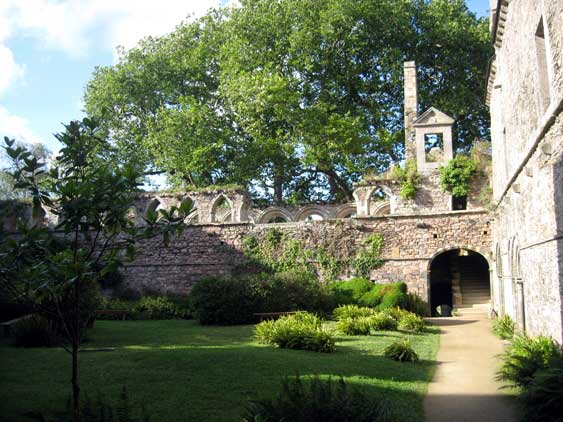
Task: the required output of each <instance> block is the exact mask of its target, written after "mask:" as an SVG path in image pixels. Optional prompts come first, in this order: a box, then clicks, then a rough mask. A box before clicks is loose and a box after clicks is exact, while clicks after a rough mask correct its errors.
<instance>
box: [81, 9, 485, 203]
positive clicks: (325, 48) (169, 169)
mask: <svg viewBox="0 0 563 422" xmlns="http://www.w3.org/2000/svg"><path fill="white" fill-rule="evenodd" d="M490 54H491V47H490V43H489V33H488V28H487V22H486V20H485V19H480V18H477V17H476V16H475V15H474V14H472V13H471V12H469V11H468V9H467V7H466V5H465V2H464V1H463V0H450V1H446V0H434V1H427V0H415V1H410V0H408V1H407V0H400V1H393V2H373V1H357V0H327V1H322V2H320V1H316V0H282V1H278V0H244V1H242V2H241V6H240V7H237V8H233V9H220V10H215V11H211V12H209V13H208V14H207V15H206V16H204V17H202V18H200V19H197V20H193V21H189V22H184V23H183V24H181V25H180V26H179V27H178V28H177V29H176V30H175V31H174V32H172V33H171V34H169V35H167V36H164V37H161V38H146V39H144V40H143V41H142V42H141V43H139V45H138V46H137V47H135V48H133V49H131V50H129V51H127V52H125V51H123V50H122V51H120V56H119V62H118V63H117V64H116V65H115V66H110V67H100V68H97V69H96V71H95V72H94V75H93V77H92V79H91V81H90V82H89V84H88V86H87V89H86V93H85V105H86V110H87V112H88V114H89V115H90V116H93V117H97V118H99V119H100V120H101V121H103V122H104V129H105V130H106V131H107V133H108V134H110V135H111V137H112V138H113V139H114V141H115V143H116V145H118V147H119V150H120V151H121V153H122V154H123V155H125V156H130V155H132V154H134V155H135V156H138V157H139V158H140V159H142V161H143V162H144V163H146V164H147V165H149V166H150V167H152V168H153V169H154V170H155V171H164V172H166V173H167V175H168V177H169V180H170V181H171V182H172V183H173V184H176V185H178V186H180V187H182V186H184V185H187V184H192V185H196V186H206V185H210V184H224V183H236V184H241V185H245V186H248V187H249V188H250V190H251V191H252V192H253V194H254V196H255V197H262V198H265V199H272V198H273V199H274V200H275V201H277V202H281V201H289V200H293V201H296V200H315V199H333V200H338V199H344V198H348V199H349V198H350V197H351V186H352V183H353V182H354V181H357V180H359V178H360V177H361V175H362V174H364V173H365V172H366V171H367V170H370V169H371V170H373V171H376V172H381V171H383V170H385V169H387V168H388V167H389V166H390V165H391V164H392V163H393V162H397V161H399V160H400V159H402V158H403V144H402V141H403V123H402V102H403V94H402V72H403V61H405V60H416V62H417V63H418V65H419V94H420V100H421V104H420V106H421V109H426V108H428V107H429V106H430V105H433V106H435V107H438V108H440V109H442V110H447V112H448V113H449V114H451V115H452V116H453V117H454V118H455V119H456V121H457V126H456V131H457V139H458V140H459V147H460V148H461V149H467V148H468V146H469V145H470V144H471V142H472V141H473V139H474V138H476V137H481V138H486V137H488V129H487V128H488V126H489V124H488V112H487V110H486V107H485V105H484V104H483V96H484V90H485V86H484V78H483V72H484V69H485V68H486V63H487V59H488V57H489V56H490Z"/></svg>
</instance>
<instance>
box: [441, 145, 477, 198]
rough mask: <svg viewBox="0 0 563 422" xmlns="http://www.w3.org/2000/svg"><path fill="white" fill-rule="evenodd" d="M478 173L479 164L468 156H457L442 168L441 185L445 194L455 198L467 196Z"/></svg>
mask: <svg viewBox="0 0 563 422" xmlns="http://www.w3.org/2000/svg"><path fill="white" fill-rule="evenodd" d="M476 172H477V163H476V162H475V160H473V159H472V158H471V157H469V156H467V155H461V154H460V155H457V156H456V157H455V158H454V159H452V160H450V161H449V162H448V164H446V165H445V166H442V167H440V184H441V186H442V190H443V191H444V192H450V193H451V194H452V195H453V196H458V197H459V196H466V195H467V194H469V191H470V189H471V181H472V179H473V176H475V174H476Z"/></svg>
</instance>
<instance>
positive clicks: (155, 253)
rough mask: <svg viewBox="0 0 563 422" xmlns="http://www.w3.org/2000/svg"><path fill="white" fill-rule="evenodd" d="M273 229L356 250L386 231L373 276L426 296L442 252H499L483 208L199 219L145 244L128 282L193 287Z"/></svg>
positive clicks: (226, 268)
mask: <svg viewBox="0 0 563 422" xmlns="http://www.w3.org/2000/svg"><path fill="white" fill-rule="evenodd" d="M272 227H275V228H276V229H278V230H281V231H283V232H285V233H287V235H288V236H289V237H291V238H294V239H298V240H300V241H302V242H303V243H304V244H305V245H306V246H307V247H319V246H323V247H325V248H330V247H332V248H335V249H336V250H338V251H340V252H341V253H342V251H344V249H347V252H349V253H354V251H355V250H356V249H357V248H358V247H359V246H360V245H361V242H362V240H363V239H365V238H366V237H367V236H369V235H370V234H371V233H380V234H381V235H383V237H384V239H385V246H384V249H383V252H382V258H383V259H384V260H385V263H384V265H383V266H381V267H380V268H378V269H377V270H374V271H373V272H372V274H371V276H370V278H371V279H372V280H374V281H377V282H382V283H385V282H393V281H405V282H407V284H408V286H409V289H410V290H412V291H414V292H417V293H418V294H420V295H421V296H422V297H423V298H424V299H425V300H426V299H427V295H428V270H429V263H430V261H431V259H432V258H433V257H434V256H436V255H437V254H438V253H439V252H441V251H445V250H449V249H457V248H467V249H471V250H474V251H476V252H480V253H481V254H483V255H484V256H485V257H486V258H487V259H489V260H490V258H491V241H490V238H491V236H490V233H491V221H490V217H489V216H488V214H487V213H485V212H479V211H466V212H463V211H459V212H450V213H443V214H433V215H432V214H427V215H416V216H413V215H411V216H407V215H405V216H382V217H371V218H350V219H344V220H326V221H314V222H300V223H286V224H275V225H253V224H222V225H197V226H190V227H188V228H187V230H186V232H185V233H184V235H183V236H182V237H181V238H179V239H176V240H175V241H174V242H173V243H172V244H171V245H170V246H169V247H165V246H164V245H163V244H162V243H161V242H160V241H159V240H151V241H147V242H146V243H145V244H143V245H142V248H141V252H140V254H139V256H138V257H137V258H136V260H135V261H134V262H132V263H130V264H128V265H126V267H125V269H124V276H125V280H126V283H127V284H128V285H129V286H130V287H132V288H135V289H142V288H150V289H153V290H160V291H170V292H176V293H186V292H187V291H189V290H190V288H191V287H192V286H193V285H194V283H197V282H198V281H199V280H201V279H202V278H203V277H206V276H212V275H226V274H230V273H231V272H232V271H233V270H234V269H235V267H236V266H237V265H239V264H242V263H244V262H245V261H246V259H245V256H244V253H243V239H244V238H245V237H246V236H248V235H251V234H252V235H257V236H260V235H264V234H265V233H266V232H267V231H268V230H270V229H271V228H272Z"/></svg>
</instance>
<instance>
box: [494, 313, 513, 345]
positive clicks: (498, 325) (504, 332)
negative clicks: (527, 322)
mask: <svg viewBox="0 0 563 422" xmlns="http://www.w3.org/2000/svg"><path fill="white" fill-rule="evenodd" d="M493 333H495V335H496V336H497V337H499V338H501V339H503V340H510V339H511V338H512V337H514V321H513V320H512V318H510V317H509V316H508V315H505V316H503V317H502V318H497V319H495V320H494V321H493Z"/></svg>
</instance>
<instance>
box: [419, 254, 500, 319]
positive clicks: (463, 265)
mask: <svg viewBox="0 0 563 422" xmlns="http://www.w3.org/2000/svg"><path fill="white" fill-rule="evenodd" d="M429 288H430V295H429V296H430V297H429V299H430V300H429V302H430V309H431V311H432V316H451V311H452V309H467V312H487V310H488V309H489V304H490V300H491V287H490V280H489V263H488V261H487V259H486V258H485V257H484V256H483V255H481V254H480V253H478V252H475V251H472V250H469V249H462V248H460V249H451V250H448V251H445V252H442V253H440V254H438V255H437V256H435V257H434V259H433V260H432V261H431V263H430V267H429ZM464 312H465V311H464Z"/></svg>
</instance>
